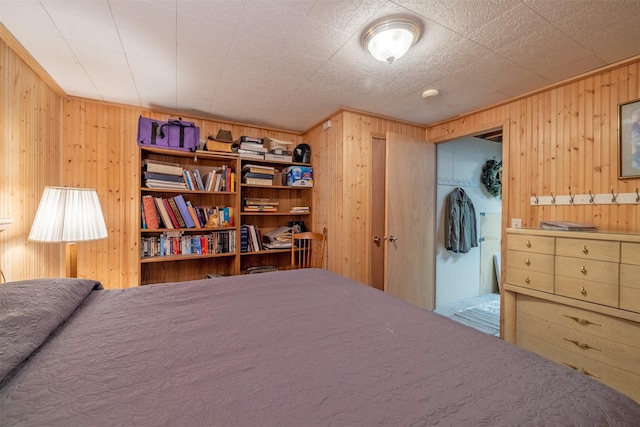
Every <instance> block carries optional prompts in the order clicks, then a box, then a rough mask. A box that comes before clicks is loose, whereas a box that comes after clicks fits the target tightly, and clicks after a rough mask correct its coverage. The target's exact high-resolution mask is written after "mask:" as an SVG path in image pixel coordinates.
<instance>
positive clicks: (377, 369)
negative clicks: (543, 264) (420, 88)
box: [0, 270, 640, 427]
mask: <svg viewBox="0 0 640 427" xmlns="http://www.w3.org/2000/svg"><path fill="white" fill-rule="evenodd" d="M5 286H6V287H11V286H12V285H11V284H8V285H2V286H0V310H2V312H0V313H2V314H4V313H5V311H6V310H10V309H9V308H7V307H6V305H5V299H4V298H3V297H2V292H3V288H5ZM4 290H6V289H4ZM29 304H35V305H37V304H38V303H37V302H25V303H23V305H29ZM0 322H3V323H1V324H0V327H5V323H4V320H3V316H2V315H0ZM2 337H3V335H0V338H2ZM5 344H7V343H5V342H0V346H3V345H5ZM0 355H1V353H0ZM0 425H1V426H3V427H5V426H44V425H48V426H65V427H69V426H241V427H243V426H409V425H418V426H434V425H443V426H472V425H474V426H517V425H534V426H535V425H539V426H543V425H563V426H569V425H572V426H574V425H575V426H605V425H619V426H633V425H640V405H639V404H638V403H636V402H634V401H633V400H631V399H630V398H628V397H626V396H624V395H622V394H620V393H618V392H616V391H614V390H612V389H611V388H609V387H607V386H604V385H603V384H601V383H599V382H597V381H595V380H593V379H591V378H588V377H587V376H585V375H582V374H580V373H578V372H575V371H573V370H571V369H570V368H567V367H564V366H562V365H559V364H556V363H554V362H551V361H548V360H545V359H543V358H541V357H538V356H537V355H534V354H532V353H530V352H527V351H525V350H522V349H519V348H517V347H515V346H512V345H510V344H507V343H505V342H503V341H502V340H500V339H499V338H496V337H491V336H488V335H484V334H482V333H480V332H477V331H475V330H473V329H471V328H468V327H466V326H463V325H460V324H458V323H455V322H453V321H451V320H449V319H447V318H445V317H441V316H439V315H437V314H434V313H431V312H427V311H424V310H421V309H419V308H416V307H413V306H410V305H408V304H406V303H404V302H402V301H400V300H397V299H395V298H393V297H390V296H388V295H385V294H384V293H382V292H380V291H377V290H375V289H372V288H369V287H366V286H364V285H362V284H358V283H356V282H353V281H350V280H348V279H345V278H343V277H341V276H339V275H336V274H334V273H330V272H327V271H324V270H295V271H287V272H274V273H264V274H258V275H246V276H235V277H229V278H218V279H210V280H203V281H194V282H184V283H177V284H163V285H152V286H144V287H139V288H132V289H125V290H93V291H91V292H90V293H89V294H88V296H87V297H86V299H85V300H84V302H82V303H80V305H79V307H78V308H77V310H76V311H75V312H74V313H73V314H72V315H71V317H70V318H69V319H68V320H67V321H66V322H65V323H63V324H62V325H61V326H60V327H58V328H57V329H56V331H55V332H54V333H53V336H51V337H50V338H49V339H48V340H46V341H45V342H44V344H42V346H41V347H40V348H39V349H38V350H37V351H36V352H35V353H34V354H32V355H31V356H30V357H29V358H28V359H27V360H26V361H25V362H24V363H23V364H22V365H21V366H19V367H18V368H16V369H14V370H13V373H12V374H11V375H10V376H9V377H8V378H5V379H4V383H3V385H2V388H1V389H0Z"/></svg>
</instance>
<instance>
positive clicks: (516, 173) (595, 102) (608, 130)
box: [427, 58, 640, 232]
mask: <svg viewBox="0 0 640 427" xmlns="http://www.w3.org/2000/svg"><path fill="white" fill-rule="evenodd" d="M638 98H640V59H637V58H636V59H635V60H634V61H628V62H626V63H624V64H621V65H620V64H619V65H618V66H615V67H611V68H608V69H606V70H604V71H601V72H599V73H597V74H593V75H590V76H585V77H582V78H579V79H575V80H573V81H569V82H566V83H565V84H562V85H558V86H555V87H553V88H550V89H547V90H545V91H541V92H538V93H535V94H531V95H529V96H526V97H523V98H521V99H517V100H514V101H512V102H508V103H506V104H503V105H500V106H496V107H493V108H489V109H487V110H483V111H480V112H477V113H473V114H469V115H467V116H464V117H461V118H458V119H455V120H451V121H447V122H443V123H440V124H437V125H434V126H431V127H428V129H427V139H428V140H429V141H432V142H442V141H446V140H450V139H453V138H457V137H459V136H464V135H469V134H474V133H476V132H478V131H481V130H484V129H486V128H488V127H489V126H493V124H494V123H495V122H504V123H505V128H506V127H509V130H510V132H509V136H508V138H504V139H503V144H504V147H503V153H504V159H505V162H504V164H505V175H504V180H503V181H505V184H507V183H508V188H507V185H505V191H503V200H504V201H505V204H504V206H503V218H504V220H505V221H508V220H509V219H510V218H522V219H523V226H524V227H537V226H538V224H539V222H540V221H542V220H553V219H555V220H568V221H579V222H588V223H592V224H594V225H597V226H598V227H600V229H602V230H611V231H629V232H640V214H639V213H638V206H636V205H576V206H536V205H531V204H530V202H529V198H530V197H531V196H532V195H534V194H538V195H550V194H551V193H553V194H555V195H559V194H569V191H571V193H572V194H588V193H589V191H591V192H592V193H594V194H596V193H611V191H612V190H613V191H614V192H615V193H616V194H617V193H631V192H634V191H635V190H636V188H638V187H640V180H639V179H619V178H618V105H619V104H621V103H624V102H628V101H631V100H634V99H638Z"/></svg>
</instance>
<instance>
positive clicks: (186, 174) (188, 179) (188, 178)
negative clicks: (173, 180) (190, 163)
mask: <svg viewBox="0 0 640 427" xmlns="http://www.w3.org/2000/svg"><path fill="white" fill-rule="evenodd" d="M182 175H183V176H184V182H185V184H187V188H188V189H189V190H191V191H193V180H192V177H191V173H189V171H188V170H185V171H183V172H182Z"/></svg>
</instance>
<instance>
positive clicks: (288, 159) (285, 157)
mask: <svg viewBox="0 0 640 427" xmlns="http://www.w3.org/2000/svg"><path fill="white" fill-rule="evenodd" d="M264 159H265V160H279V161H282V162H291V161H293V157H292V156H291V155H286V154H274V153H264Z"/></svg>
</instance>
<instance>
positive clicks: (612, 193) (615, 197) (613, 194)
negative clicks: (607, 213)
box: [611, 189, 618, 203]
mask: <svg viewBox="0 0 640 427" xmlns="http://www.w3.org/2000/svg"><path fill="white" fill-rule="evenodd" d="M611 195H612V196H613V197H612V198H611V203H615V202H616V199H617V198H618V195H617V194H615V193H614V192H613V189H612V190H611Z"/></svg>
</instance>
